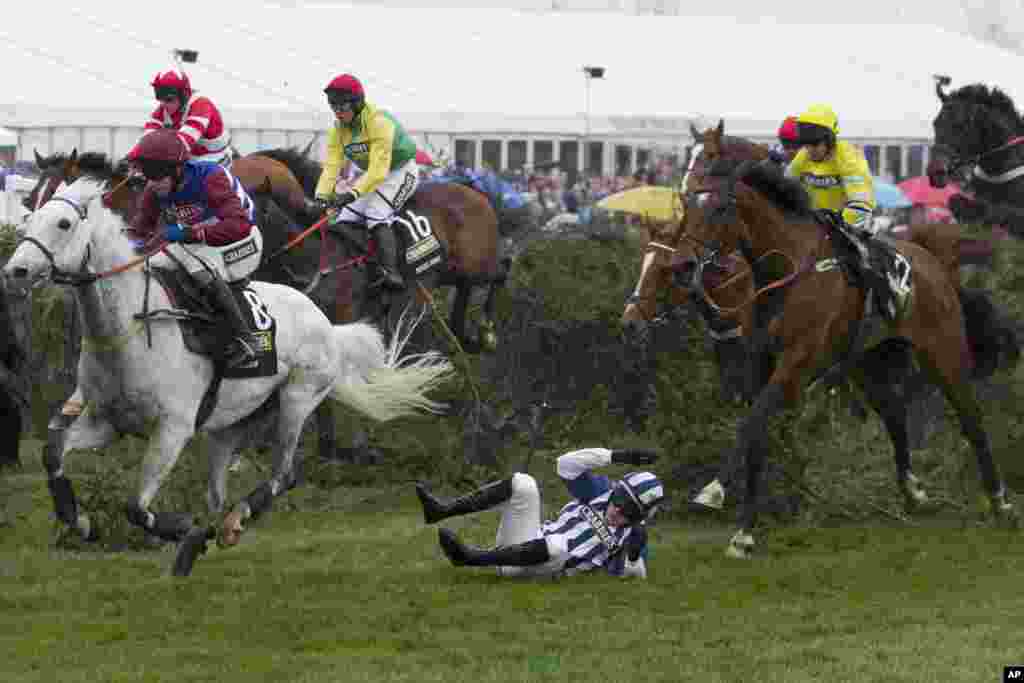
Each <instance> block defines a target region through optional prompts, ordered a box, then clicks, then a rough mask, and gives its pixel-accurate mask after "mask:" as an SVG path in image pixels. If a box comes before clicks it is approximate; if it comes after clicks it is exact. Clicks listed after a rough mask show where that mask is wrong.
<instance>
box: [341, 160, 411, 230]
mask: <svg viewBox="0 0 1024 683" xmlns="http://www.w3.org/2000/svg"><path fill="white" fill-rule="evenodd" d="M419 184H420V173H419V166H417V165H416V160H415V159H413V160H412V161H410V162H409V163H407V164H405V165H404V166H401V167H400V168H396V169H395V170H394V171H392V172H391V173H390V174H389V175H388V177H387V178H385V179H384V182H382V183H381V184H380V185H378V186H377V189H375V190H374V191H373V192H370V193H369V194H365V195H363V196H362V197H360V198H359V199H357V200H355V201H354V202H352V203H351V204H349V205H348V206H346V207H344V208H343V209H342V210H341V211H339V212H338V216H337V220H338V221H345V222H348V223H365V224H366V225H368V226H372V225H373V224H374V223H390V222H391V220H392V219H393V218H394V217H395V215H396V214H398V212H399V211H401V210H402V207H403V206H405V203H406V202H407V201H408V200H409V198H410V197H412V195H413V193H415V192H416V188H417V187H419Z"/></svg>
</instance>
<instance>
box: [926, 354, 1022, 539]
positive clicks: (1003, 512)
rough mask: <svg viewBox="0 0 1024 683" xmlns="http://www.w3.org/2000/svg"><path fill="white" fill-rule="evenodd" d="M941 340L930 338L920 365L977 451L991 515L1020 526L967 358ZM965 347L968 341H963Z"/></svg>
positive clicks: (979, 469)
mask: <svg viewBox="0 0 1024 683" xmlns="http://www.w3.org/2000/svg"><path fill="white" fill-rule="evenodd" d="M942 341H945V340H943V339H941V338H940V337H938V336H929V337H928V338H927V339H926V340H925V341H924V342H923V343H922V344H921V345H920V346H918V347H917V349H918V359H919V360H920V362H921V364H922V365H923V366H924V367H925V368H926V369H927V370H928V371H929V373H930V374H931V375H932V376H933V377H935V378H936V384H938V385H939V388H940V389H942V393H944V394H945V395H946V399H947V400H949V402H950V404H951V405H952V406H953V410H955V411H956V414H957V417H958V418H959V419H960V431H961V432H962V433H963V435H964V438H965V439H967V442H968V443H970V444H971V446H972V447H973V448H974V455H975V457H976V458H977V460H978V471H979V473H980V475H981V482H982V485H983V486H984V487H985V492H986V493H987V494H988V496H989V500H990V501H991V504H992V514H993V516H994V517H995V518H996V519H997V520H1006V521H1007V522H1008V523H1010V524H1011V525H1014V526H1016V525H1017V524H1018V517H1017V512H1016V510H1015V508H1014V505H1013V503H1010V502H1009V501H1007V500H1006V486H1005V485H1004V483H1003V479H1002V476H1001V475H1000V473H999V466H998V465H997V464H996V462H995V459H994V458H993V457H992V447H991V446H990V444H989V440H988V434H987V433H986V431H985V425H984V416H983V414H982V411H981V404H980V403H979V402H978V398H977V396H975V394H974V387H973V386H972V385H971V384H970V382H968V381H967V369H966V367H965V365H966V364H965V363H964V354H963V353H962V352H961V348H960V347H959V345H957V344H952V345H950V346H946V347H943V346H942V345H941V343H942ZM961 343H962V344H963V345H966V341H963V340H961Z"/></svg>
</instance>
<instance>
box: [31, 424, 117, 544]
mask: <svg viewBox="0 0 1024 683" xmlns="http://www.w3.org/2000/svg"><path fill="white" fill-rule="evenodd" d="M61 433H62V437H64V438H62V439H61V447H60V448H59V449H56V448H46V449H43V466H44V467H45V468H46V474H47V481H46V484H47V487H48V488H49V489H50V497H51V498H52V499H53V506H54V509H55V510H56V511H57V518H58V519H59V520H60V521H62V522H64V523H65V524H67V525H68V526H70V527H74V528H75V529H77V530H78V533H79V534H80V535H81V536H82V538H84V539H85V540H87V541H93V540H96V539H97V538H99V533H98V529H96V528H95V527H94V526H93V525H92V523H91V521H90V520H89V515H87V514H85V513H83V512H80V511H79V509H78V501H77V500H76V499H75V490H74V487H72V485H71V480H70V479H68V478H67V477H66V476H65V475H64V458H65V456H66V455H67V454H68V453H70V452H71V451H73V450H75V449H76V448H102V447H103V446H106V445H107V444H109V443H110V442H111V441H113V440H114V436H115V435H116V433H117V432H116V431H115V430H114V426H113V425H112V424H110V423H109V422H107V421H106V420H105V419H101V418H99V417H96V416H95V415H93V414H91V413H89V412H86V413H83V414H81V415H79V416H78V418H77V419H76V420H75V421H74V422H73V423H71V426H70V427H68V428H67V431H66V434H65V432H64V430H61Z"/></svg>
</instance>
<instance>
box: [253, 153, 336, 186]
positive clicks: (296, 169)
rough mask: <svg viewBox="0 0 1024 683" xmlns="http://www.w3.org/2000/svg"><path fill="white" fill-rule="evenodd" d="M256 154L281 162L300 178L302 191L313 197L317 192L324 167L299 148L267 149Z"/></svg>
mask: <svg viewBox="0 0 1024 683" xmlns="http://www.w3.org/2000/svg"><path fill="white" fill-rule="evenodd" d="M256 154H259V155H260V156H264V157H268V158H270V159H273V160H275V161H280V162H281V163H282V164H284V165H285V166H287V167H288V170H289V171H291V172H292V173H293V174H294V175H295V177H296V178H298V180H299V184H301V185H302V190H303V191H304V192H305V193H306V194H307V195H309V196H313V193H314V192H316V184H317V183H318V182H320V173H321V172H322V171H323V167H322V166H321V165H320V164H319V163H318V162H317V161H316V160H315V159H310V158H309V157H308V156H306V155H305V154H304V153H303V152H301V151H299V149H298V148H297V147H278V148H276V149H265V150H260V151H259V152H256Z"/></svg>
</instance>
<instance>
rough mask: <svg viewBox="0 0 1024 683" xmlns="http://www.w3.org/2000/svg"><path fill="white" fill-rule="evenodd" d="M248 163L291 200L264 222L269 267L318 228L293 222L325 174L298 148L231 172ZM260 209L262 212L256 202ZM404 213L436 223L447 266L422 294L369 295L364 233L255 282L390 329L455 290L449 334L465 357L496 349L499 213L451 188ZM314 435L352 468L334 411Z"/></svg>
mask: <svg viewBox="0 0 1024 683" xmlns="http://www.w3.org/2000/svg"><path fill="white" fill-rule="evenodd" d="M241 164H245V165H246V169H245V173H246V175H247V177H249V178H251V180H252V181H253V182H255V181H256V180H257V179H258V178H260V177H262V176H265V177H267V178H268V179H269V182H270V184H271V185H272V186H273V187H274V192H273V196H274V197H275V198H279V197H285V196H287V197H290V198H292V199H289V200H287V201H285V200H282V208H287V209H290V210H286V211H280V210H279V211H273V210H271V211H269V212H265V213H264V214H263V217H262V218H261V226H260V227H261V229H262V230H263V237H264V259H269V258H271V257H273V255H274V254H275V252H277V251H278V250H280V249H281V248H282V247H283V246H284V245H285V244H286V243H287V242H288V240H289V238H290V237H292V236H293V235H294V234H295V233H297V232H298V231H299V230H300V229H301V228H302V227H305V226H306V225H307V224H309V223H311V220H310V219H311V217H310V216H306V220H305V221H301V222H300V223H299V224H298V225H296V224H295V223H294V222H293V221H295V220H296V219H297V218H299V219H301V217H302V216H303V212H302V211H301V210H300V203H299V200H298V199H295V197H296V196H297V194H298V193H299V192H301V193H302V195H303V196H304V199H303V201H305V202H306V205H307V207H308V201H309V200H310V199H311V198H312V196H313V192H314V189H315V187H316V184H317V181H318V180H319V178H320V173H321V170H322V167H321V165H320V164H319V163H318V162H316V161H314V160H312V159H310V158H309V156H308V154H307V153H305V152H298V151H296V150H294V149H276V150H266V151H260V152H257V153H255V154H250V155H248V156H246V157H243V158H241V159H239V160H237V161H236V162H235V164H234V167H237V166H239V165H241ZM282 166H284V167H287V169H288V170H289V171H290V172H291V179H292V180H291V181H289V180H288V179H287V177H286V176H284V175H283V174H280V173H279V171H280V168H281V167H282ZM260 169H264V170H262V171H261V170H260ZM272 174H277V175H273V176H272ZM290 185H291V186H290ZM256 201H257V203H259V200H258V199H257V200H256ZM406 206H407V208H408V209H411V210H413V211H415V212H416V213H417V214H420V215H421V216H425V217H426V218H427V219H428V220H429V222H430V226H431V229H432V231H433V233H434V235H436V237H437V238H438V240H439V241H440V242H441V243H442V244H443V245H444V249H445V252H446V255H447V264H446V266H445V267H442V268H441V269H439V270H434V271H433V272H431V273H428V274H426V275H425V276H422V277H420V278H417V279H418V284H419V285H420V286H419V287H417V286H416V284H412V286H411V287H410V290H409V291H407V292H404V293H401V294H399V295H397V296H396V295H387V294H385V293H383V292H382V291H381V290H379V289H373V288H370V287H368V284H369V282H372V278H370V277H369V276H370V274H371V272H370V271H371V268H372V267H373V266H374V265H375V262H374V259H373V252H374V245H373V243H372V241H367V240H366V237H365V230H364V229H352V228H350V227H347V226H345V225H337V226H330V227H329V228H327V229H324V230H321V231H318V232H317V233H315V234H314V235H312V236H310V237H309V238H308V239H306V240H305V241H303V242H301V243H299V244H297V245H296V246H295V247H293V248H292V249H291V250H289V251H287V252H285V253H284V254H283V255H282V256H280V257H279V258H276V259H273V260H272V262H266V261H265V263H264V265H263V266H262V267H261V269H260V270H258V271H257V272H256V273H255V274H254V277H256V278H258V279H266V280H271V281H276V282H284V283H286V284H291V285H293V286H296V287H299V288H301V289H303V290H304V291H306V293H307V294H308V295H309V296H310V298H312V299H313V301H315V302H316V304H317V305H318V306H319V307H320V308H321V310H323V311H324V312H325V313H326V314H327V317H328V318H330V320H331V322H333V323H336V324H340V323H345V322H351V321H354V320H358V319H360V318H371V319H374V320H377V321H378V322H379V323H380V324H381V325H382V326H383V327H384V328H390V327H392V326H393V324H394V321H395V319H396V317H397V315H398V314H400V313H401V311H402V309H403V308H404V303H405V302H407V301H410V300H411V299H412V298H413V297H417V298H420V299H422V298H423V296H424V295H426V296H427V297H428V298H429V297H432V295H431V294H430V292H431V290H433V289H435V288H437V287H442V286H449V285H450V286H454V287H455V301H454V303H453V305H452V312H451V318H450V323H451V330H452V332H453V333H454V335H455V336H456V338H457V339H458V340H459V342H460V344H461V345H462V346H463V348H464V349H465V350H466V351H468V352H471V353H473V352H479V351H481V350H491V349H493V348H494V346H495V344H497V335H496V332H495V323H494V306H495V302H496V296H497V293H498V291H499V290H500V289H501V287H502V286H503V285H504V283H505V280H506V278H507V275H508V262H507V260H502V259H500V258H499V248H498V247H499V240H498V219H497V216H496V214H495V212H494V209H493V208H492V207H491V205H490V203H489V201H488V200H487V198H486V197H485V196H484V195H483V194H481V193H480V192H477V191H476V190H474V189H472V188H469V187H467V186H465V185H459V184H453V183H425V184H421V185H420V187H419V189H418V190H417V191H416V193H415V195H414V196H413V197H412V198H411V199H410V200H409V202H408V203H407V205H406ZM286 214H287V215H286ZM357 266H358V267H357ZM414 287H415V289H414ZM476 287H486V288H487V295H486V299H485V301H484V304H483V309H482V316H481V321H480V330H479V332H478V334H477V335H475V336H470V335H469V334H467V332H466V312H467V307H468V305H469V300H470V296H471V294H472V292H473V290H474V288H476ZM317 428H318V431H319V438H320V447H319V450H320V454H321V457H326V458H331V459H334V458H339V459H342V460H347V459H350V458H351V457H353V456H354V455H357V454H361V453H357V452H353V449H350V448H344V449H338V448H337V442H336V436H335V423H334V417H333V415H332V413H331V406H330V405H329V404H327V403H324V404H322V405H321V406H320V408H319V409H318V410H317ZM363 440H364V439H363V438H362V436H361V435H360V436H357V441H363Z"/></svg>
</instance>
